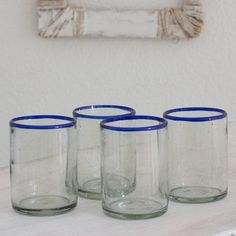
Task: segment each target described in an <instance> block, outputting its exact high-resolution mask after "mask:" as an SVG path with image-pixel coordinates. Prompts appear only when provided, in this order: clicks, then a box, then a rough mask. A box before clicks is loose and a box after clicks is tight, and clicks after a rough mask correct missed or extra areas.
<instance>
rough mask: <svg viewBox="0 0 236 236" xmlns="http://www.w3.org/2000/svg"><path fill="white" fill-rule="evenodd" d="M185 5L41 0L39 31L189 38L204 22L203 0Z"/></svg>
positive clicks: (185, 1)
mask: <svg viewBox="0 0 236 236" xmlns="http://www.w3.org/2000/svg"><path fill="white" fill-rule="evenodd" d="M182 1H183V4H182V8H179V7H177V8H164V9H159V10H158V9H157V8H154V9H152V10H147V9H146V10H137V9H136V10H135V9H128V10H124V9H116V8H111V9H107V8H106V9H101V8H100V9H98V8H84V7H82V6H77V5H74V4H75V3H74V2H72V3H71V2H70V1H68V0H52V1H48V0H39V23H38V26H39V35H40V36H42V37H44V38H53V37H98V36H102V37H129V38H161V39H174V40H180V39H189V38H194V37H197V36H198V35H199V34H200V32H201V28H202V26H203V20H202V5H201V0H182Z"/></svg>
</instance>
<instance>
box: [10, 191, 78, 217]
mask: <svg viewBox="0 0 236 236" xmlns="http://www.w3.org/2000/svg"><path fill="white" fill-rule="evenodd" d="M76 205H77V202H74V203H71V200H69V199H67V198H65V197H61V196H55V195H51V196H34V197H29V198H26V199H23V200H21V201H20V202H19V204H17V205H16V204H14V203H13V204H12V206H13V208H14V210H16V211H17V212H18V213H22V214H26V215H32V216H50V215H58V214H63V213H65V212H68V211H70V210H72V209H73V208H75V207H76Z"/></svg>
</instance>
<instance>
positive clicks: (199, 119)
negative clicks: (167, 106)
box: [163, 107, 227, 122]
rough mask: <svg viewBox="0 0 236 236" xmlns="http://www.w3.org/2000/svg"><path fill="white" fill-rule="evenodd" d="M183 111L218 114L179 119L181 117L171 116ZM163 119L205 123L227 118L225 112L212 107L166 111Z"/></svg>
mask: <svg viewBox="0 0 236 236" xmlns="http://www.w3.org/2000/svg"><path fill="white" fill-rule="evenodd" d="M184 111H208V112H218V113H219V114H218V115H212V116H202V117H181V116H174V115H171V113H175V112H184ZM163 117H164V118H165V119H168V120H174V121H188V122H207V121H213V120H221V119H224V118H226V117H227V112H226V111H224V110H222V109H220V108H213V107H183V108H175V109H171V110H167V111H165V112H164V113H163Z"/></svg>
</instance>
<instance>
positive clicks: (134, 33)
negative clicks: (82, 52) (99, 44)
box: [84, 10, 158, 38]
mask: <svg viewBox="0 0 236 236" xmlns="http://www.w3.org/2000/svg"><path fill="white" fill-rule="evenodd" d="M84 25H86V27H85V28H84V34H85V35H87V36H102V37H128V36H129V37H134V38H137V37H138V38H142V37H144V38H156V37H157V34H158V12H157V11H117V12H116V11H113V12H112V11H109V10H104V11H92V10H88V11H87V12H86V13H85V19H84Z"/></svg>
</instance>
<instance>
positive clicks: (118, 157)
mask: <svg viewBox="0 0 236 236" xmlns="http://www.w3.org/2000/svg"><path fill="white" fill-rule="evenodd" d="M166 126H167V122H166V121H165V120H164V119H161V118H158V117H150V116H130V117H125V118H122V117H120V118H111V119H107V120H105V121H103V122H101V127H102V131H101V135H102V155H101V170H102V207H103V211H104V213H105V214H107V215H109V216H111V217H115V218H120V219H147V218H152V217H157V216H160V215H162V214H164V213H165V212H166V211H167V208H168V189H167V156H166V151H167V148H166Z"/></svg>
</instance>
